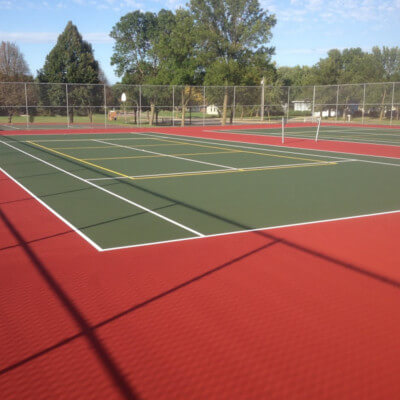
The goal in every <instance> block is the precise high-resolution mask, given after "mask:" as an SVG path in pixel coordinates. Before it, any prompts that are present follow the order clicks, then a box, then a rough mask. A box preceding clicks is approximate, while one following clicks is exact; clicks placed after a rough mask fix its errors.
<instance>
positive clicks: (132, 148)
mask: <svg viewBox="0 0 400 400" xmlns="http://www.w3.org/2000/svg"><path fill="white" fill-rule="evenodd" d="M109 140H110V139H109ZM111 140H112V139H111ZM93 142H98V143H103V144H108V145H112V146H115V147H122V148H125V149H131V150H137V151H142V152H144V153H150V154H157V155H159V156H163V157H170V158H176V159H177V160H184V161H191V162H194V163H198V164H205V165H212V166H213V167H221V168H226V169H233V170H235V169H237V168H235V167H230V166H227V165H222V164H214V163H210V162H206V161H199V160H192V159H191V158H185V157H178V156H173V155H171V154H164V153H158V152H156V151H150V150H144V149H138V148H137V147H133V146H125V145H123V144H117V143H110V142H106V141H105V140H99V139H93Z"/></svg>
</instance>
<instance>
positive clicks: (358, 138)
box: [224, 120, 400, 146]
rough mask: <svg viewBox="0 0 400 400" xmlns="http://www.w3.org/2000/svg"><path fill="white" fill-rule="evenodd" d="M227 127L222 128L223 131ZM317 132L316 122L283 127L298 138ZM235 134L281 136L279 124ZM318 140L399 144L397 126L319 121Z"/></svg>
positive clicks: (291, 136)
mask: <svg viewBox="0 0 400 400" xmlns="http://www.w3.org/2000/svg"><path fill="white" fill-rule="evenodd" d="M225 131H226V132H229V129H226V130H225V129H224V132H225ZM316 132H317V123H316V122H314V123H309V122H304V123H303V122H301V121H300V122H292V123H291V122H290V120H289V121H288V123H287V125H286V127H285V137H288V138H298V139H315V138H316ZM231 133H235V134H245V135H263V136H281V135H282V129H281V127H280V126H274V127H268V126H263V127H255V128H254V129H235V130H234V131H233V132H231ZM318 139H319V140H336V141H345V142H356V143H357V142H358V143H373V144H383V145H390V146H399V145H400V128H399V127H395V126H394V127H377V126H372V127H370V126H368V125H356V124H353V125H351V124H340V123H339V124H335V123H332V122H331V123H324V122H322V123H321V127H320V130H319V135H318Z"/></svg>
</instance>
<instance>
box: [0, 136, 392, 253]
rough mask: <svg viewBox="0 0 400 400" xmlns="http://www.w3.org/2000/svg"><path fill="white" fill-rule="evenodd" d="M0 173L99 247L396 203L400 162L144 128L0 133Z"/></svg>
mask: <svg viewBox="0 0 400 400" xmlns="http://www.w3.org/2000/svg"><path fill="white" fill-rule="evenodd" d="M1 167H2V168H3V169H4V170H5V171H6V173H8V174H9V175H10V176H11V177H12V178H14V179H15V180H16V181H17V182H18V183H20V184H21V185H23V186H24V187H26V188H27V189H28V190H29V191H30V192H32V193H33V194H34V195H35V196H37V197H38V198H39V199H41V200H42V201H43V202H44V203H45V204H46V205H47V206H48V207H50V208H51V209H52V210H54V211H55V212H56V213H57V214H59V215H61V216H62V217H63V218H65V220H67V221H68V222H69V223H70V224H71V225H72V226H73V227H74V228H75V229H77V230H78V231H79V232H80V233H81V234H82V236H84V237H85V238H87V239H88V240H89V241H90V242H91V243H94V244H95V245H96V247H97V248H100V249H103V250H106V249H112V248H120V247H126V246H135V245H141V244H151V243H158V242H166V241H171V240H180V239H188V238H196V237H197V238H200V237H204V236H209V235H218V234H226V233H232V232H237V231H246V230H254V229H262V228H270V227H277V226H285V225H291V224H299V223H308V222H315V221H320V220H327V219H336V218H346V217H352V216H357V215H365V214H374V213H381V212H387V211H393V210H396V209H398V205H399V204H400V185H398V182H399V178H400V168H399V167H400V160H397V159H393V160H391V159H387V158H386V159H384V158H377V157H369V156H354V155H347V156H346V155H343V154H335V153H334V154H329V155H328V154H323V153H322V152H318V151H304V150H303V151H301V150H294V149H292V150H287V149H283V148H281V149H279V148H276V147H274V148H273V147H271V146H263V145H252V144H239V143H237V142H223V143H221V142H218V141H216V140H208V139H193V138H179V137H171V136H167V135H162V134H157V133H150V132H145V133H131V134H130V133H127V134H113V135H104V134H97V135H86V136H84V135H72V134H71V135H68V137H64V136H60V135H54V136H52V135H47V136H45V137H43V136H35V135H22V136H18V137H17V138H15V137H9V138H7V137H4V138H3V140H2V146H1Z"/></svg>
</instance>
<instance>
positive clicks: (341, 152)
mask: <svg viewBox="0 0 400 400" xmlns="http://www.w3.org/2000/svg"><path fill="white" fill-rule="evenodd" d="M133 133H135V134H138V135H140V133H137V132H133ZM161 134H162V135H164V136H162V137H166V138H168V137H169V136H174V138H175V139H176V140H179V138H182V137H185V138H189V139H180V140H184V141H186V142H194V143H203V144H207V143H208V144H216V145H219V144H220V143H218V142H228V143H224V146H229V147H238V148H241V149H251V150H261V151H273V152H276V153H288V154H301V155H305V156H311V157H325V158H335V159H338V160H348V158H344V157H334V156H325V155H323V154H310V153H301V152H295V151H288V150H274V149H266V148H263V147H250V146H241V145H234V144H229V143H232V141H231V140H228V139H209V138H206V139H203V140H207V141H206V142H204V141H201V140H193V139H190V138H193V136H187V135H175V134H173V133H161ZM158 135H159V134H158ZM212 140H217V141H218V142H217V143H215V142H212ZM238 143H245V142H238ZM250 144H256V145H259V146H271V147H280V148H285V147H283V146H281V145H278V144H267V143H250ZM288 148H292V149H293V148H298V147H288ZM306 150H307V149H306ZM309 151H316V152H327V153H337V154H349V155H355V156H361V157H375V158H389V159H391V160H399V161H400V158H397V157H388V156H375V155H372V154H359V153H347V152H344V151H333V150H316V149H309ZM352 160H353V161H363V162H370V163H372V164H382V165H394V166H400V163H399V164H391V163H385V162H379V161H370V160H362V159H359V158H352Z"/></svg>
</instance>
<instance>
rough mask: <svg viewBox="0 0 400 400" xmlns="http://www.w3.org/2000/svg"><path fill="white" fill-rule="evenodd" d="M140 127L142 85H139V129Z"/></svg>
mask: <svg viewBox="0 0 400 400" xmlns="http://www.w3.org/2000/svg"><path fill="white" fill-rule="evenodd" d="M141 126H142V85H139V127H141Z"/></svg>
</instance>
